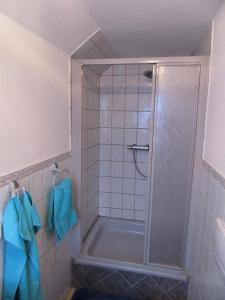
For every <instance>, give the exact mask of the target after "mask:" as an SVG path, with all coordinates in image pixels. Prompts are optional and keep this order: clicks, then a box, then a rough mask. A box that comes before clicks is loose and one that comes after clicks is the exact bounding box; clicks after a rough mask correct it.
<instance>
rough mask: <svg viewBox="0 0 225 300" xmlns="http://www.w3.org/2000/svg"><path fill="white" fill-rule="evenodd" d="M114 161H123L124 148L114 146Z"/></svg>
mask: <svg viewBox="0 0 225 300" xmlns="http://www.w3.org/2000/svg"><path fill="white" fill-rule="evenodd" d="M112 160H113V161H123V146H119V145H112Z"/></svg>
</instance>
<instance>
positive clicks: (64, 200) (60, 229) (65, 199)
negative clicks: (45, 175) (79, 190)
mask: <svg viewBox="0 0 225 300" xmlns="http://www.w3.org/2000/svg"><path fill="white" fill-rule="evenodd" d="M75 224H77V213H76V211H75V209H74V208H73V204H72V180H71V179H70V178H65V179H63V180H62V181H61V182H60V183H59V184H58V185H57V186H55V187H54V188H53V189H52V192H51V196H50V201H49V207H48V229H55V233H56V239H57V240H58V241H60V240H62V239H63V238H64V236H65V235H66V233H67V232H68V231H69V229H70V228H71V227H72V226H73V225H75Z"/></svg>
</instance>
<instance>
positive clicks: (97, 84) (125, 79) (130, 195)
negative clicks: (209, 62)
mask: <svg viewBox="0 0 225 300" xmlns="http://www.w3.org/2000/svg"><path fill="white" fill-rule="evenodd" d="M82 72H83V76H82V101H81V103H82V125H81V129H82V134H81V139H82V140H81V155H82V208H81V213H82V216H81V219H82V259H83V260H85V259H86V260H88V261H89V262H90V261H93V262H95V263H99V264H101V263H102V264H108V265H110V264H112V265H113V264H116V263H119V264H120V265H123V266H126V265H127V266H128V267H131V266H133V267H134V266H136V267H139V268H141V267H143V268H145V269H147V268H164V269H166V270H168V272H171V273H173V272H179V270H183V269H184V267H185V252H186V240H187V225H188V211H189V200H190V192H191V183H192V168H193V158H194V146H195V131H196V120H197V107H198V92H199V76H200V64H199V63H192V62H188V63H181V62H179V63H177V62H176V63H152V64H151V63H149V64H148V63H147V64H146V63H140V64H111V65H110V64H96V65H94V64H90V65H88V64H86V65H83V67H82Z"/></svg>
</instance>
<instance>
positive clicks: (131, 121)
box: [125, 111, 137, 128]
mask: <svg viewBox="0 0 225 300" xmlns="http://www.w3.org/2000/svg"><path fill="white" fill-rule="evenodd" d="M125 128H137V113H136V112H130V111H125Z"/></svg>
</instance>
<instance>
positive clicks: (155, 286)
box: [72, 262, 188, 300]
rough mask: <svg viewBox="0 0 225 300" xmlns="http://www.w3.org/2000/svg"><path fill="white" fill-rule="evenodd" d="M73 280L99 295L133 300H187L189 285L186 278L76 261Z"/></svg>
mask: <svg viewBox="0 0 225 300" xmlns="http://www.w3.org/2000/svg"><path fill="white" fill-rule="evenodd" d="M72 283H73V286H74V287H75V288H81V289H85V290H88V291H89V293H96V294H97V295H102V294H103V295H114V296H117V297H125V298H128V299H134V300H186V299H187V288H188V284H187V282H184V281H180V280H176V279H171V278H170V279H169V278H162V277H156V276H151V275H146V274H140V273H136V272H129V271H121V270H115V269H109V268H105V267H104V268H103V267H99V266H90V265H82V264H77V263H75V262H74V263H73V265H72ZM75 299H77V298H75ZM81 299H82V298H81ZM100 299H101V298H100ZM106 299H107V298H106ZM114 299H115V298H114ZM119 299H120V298H119Z"/></svg>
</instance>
